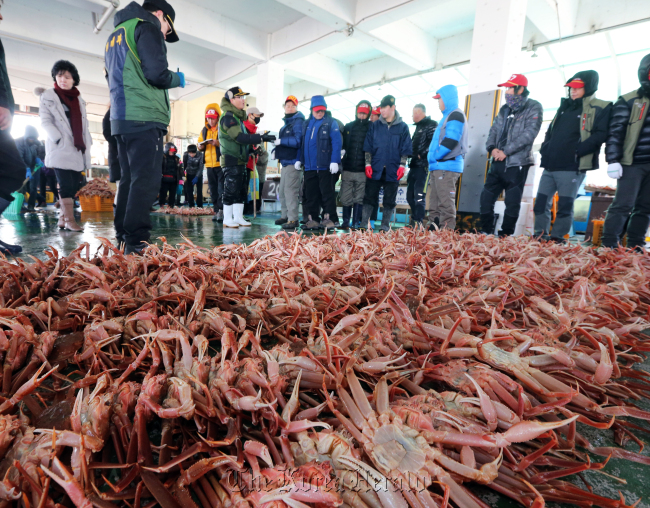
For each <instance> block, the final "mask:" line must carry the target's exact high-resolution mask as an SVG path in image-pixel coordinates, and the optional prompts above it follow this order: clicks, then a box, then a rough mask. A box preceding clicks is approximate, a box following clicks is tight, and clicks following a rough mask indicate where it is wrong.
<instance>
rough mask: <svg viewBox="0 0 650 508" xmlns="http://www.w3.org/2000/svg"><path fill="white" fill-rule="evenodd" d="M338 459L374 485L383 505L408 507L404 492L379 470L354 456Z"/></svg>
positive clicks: (400, 507) (397, 507) (399, 507)
mask: <svg viewBox="0 0 650 508" xmlns="http://www.w3.org/2000/svg"><path fill="white" fill-rule="evenodd" d="M338 461H339V462H340V463H341V464H343V465H344V466H347V467H348V468H350V469H351V470H352V471H357V472H358V473H359V474H360V475H361V477H362V478H363V479H364V480H366V481H367V482H368V484H370V485H371V486H372V488H373V490H374V491H375V492H376V493H377V496H378V497H379V500H380V501H381V504H382V506H390V507H391V508H408V504H407V503H406V499H404V496H403V495H402V493H401V492H400V491H399V490H397V489H396V488H395V487H394V485H393V484H392V483H391V481H390V480H389V479H388V478H386V477H385V476H384V475H383V474H381V473H380V472H379V471H377V470H376V469H374V468H372V467H370V466H369V465H368V464H365V463H364V462H361V461H359V460H356V459H353V458H352V457H345V456H344V457H339V459H338Z"/></svg>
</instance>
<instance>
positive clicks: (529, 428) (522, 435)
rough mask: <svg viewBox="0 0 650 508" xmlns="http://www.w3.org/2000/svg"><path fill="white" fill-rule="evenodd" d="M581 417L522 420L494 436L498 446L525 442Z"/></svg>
mask: <svg viewBox="0 0 650 508" xmlns="http://www.w3.org/2000/svg"><path fill="white" fill-rule="evenodd" d="M579 417H580V415H575V416H572V417H571V418H568V419H566V420H562V421H561V422H532V421H525V422H520V423H517V424H515V425H513V426H512V427H510V428H509V429H508V430H507V431H506V432H504V433H503V434H495V436H494V437H495V438H496V441H497V446H499V447H507V446H510V445H511V444H513V443H523V442H525V441H530V440H532V439H535V438H536V437H538V436H541V435H542V434H544V432H548V431H549V430H554V429H558V428H560V427H564V426H565V425H569V424H570V423H572V422H574V421H575V420H577V419H578V418H579Z"/></svg>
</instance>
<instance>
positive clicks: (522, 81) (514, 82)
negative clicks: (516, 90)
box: [497, 74, 528, 88]
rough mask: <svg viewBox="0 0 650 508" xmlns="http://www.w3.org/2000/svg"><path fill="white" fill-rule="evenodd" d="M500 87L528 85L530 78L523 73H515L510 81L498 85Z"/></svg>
mask: <svg viewBox="0 0 650 508" xmlns="http://www.w3.org/2000/svg"><path fill="white" fill-rule="evenodd" d="M497 86H499V87H502V86H503V87H506V88H512V87H513V86H528V78H527V77H526V76H524V75H523V74H513V75H512V76H510V78H508V81H506V82H505V83H501V84H500V85H497Z"/></svg>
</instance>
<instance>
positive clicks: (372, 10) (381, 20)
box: [354, 0, 448, 31]
mask: <svg viewBox="0 0 650 508" xmlns="http://www.w3.org/2000/svg"><path fill="white" fill-rule="evenodd" d="M446 1H448V0H411V1H410V2H405V1H404V0H357V12H356V16H355V20H354V24H355V27H356V28H358V29H361V30H364V31H371V30H375V29H377V28H380V27H382V26H385V25H388V24H390V23H393V22H395V21H398V20H400V19H404V18H407V17H409V16H414V15H416V14H418V13H420V12H422V11H426V10H430V9H432V8H434V7H436V6H437V5H438V4H442V3H444V2H446Z"/></svg>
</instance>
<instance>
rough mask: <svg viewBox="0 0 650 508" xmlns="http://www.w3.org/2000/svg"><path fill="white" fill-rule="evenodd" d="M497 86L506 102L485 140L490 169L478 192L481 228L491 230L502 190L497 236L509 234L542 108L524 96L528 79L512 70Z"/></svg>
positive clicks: (531, 161)
mask: <svg viewBox="0 0 650 508" xmlns="http://www.w3.org/2000/svg"><path fill="white" fill-rule="evenodd" d="M499 87H504V88H506V93H505V98H506V103H505V104H504V105H503V106H501V109H500V110H499V114H498V115H497V117H496V119H495V120H494V123H493V124H492V127H491V128H490V133H489V134H488V139H487V143H486V148H487V151H488V154H489V155H490V157H491V164H490V170H489V171H488V174H487V177H486V179H485V186H484V187H483V192H482V193H481V230H482V232H483V233H486V234H493V233H494V204H495V203H496V201H497V198H498V197H499V195H500V194H501V193H502V192H503V191H505V193H506V197H505V204H506V210H505V212H504V216H503V224H502V225H501V230H500V231H499V236H508V235H512V234H513V233H514V232H515V226H516V225H517V220H518V219H519V209H520V208H521V196H522V194H523V192H524V185H525V184H526V178H527V177H528V169H529V168H530V166H532V165H533V164H534V162H535V161H534V159H533V143H534V142H535V138H536V137H537V134H538V133H539V129H540V128H541V127H542V120H543V119H544V108H542V105H541V104H540V103H539V102H537V101H535V100H533V99H530V98H528V95H529V94H530V92H529V91H528V88H527V87H528V79H526V76H524V75H523V74H513V75H512V76H510V78H509V79H508V80H507V81H506V82H505V83H501V84H500V85H499Z"/></svg>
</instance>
